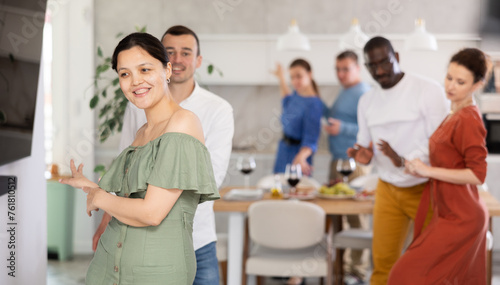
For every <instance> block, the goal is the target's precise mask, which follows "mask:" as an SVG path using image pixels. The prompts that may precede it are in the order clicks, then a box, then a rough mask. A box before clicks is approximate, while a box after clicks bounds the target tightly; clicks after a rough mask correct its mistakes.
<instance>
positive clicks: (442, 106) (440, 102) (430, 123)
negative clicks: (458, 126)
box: [401, 85, 449, 163]
mask: <svg viewBox="0 0 500 285" xmlns="http://www.w3.org/2000/svg"><path fill="white" fill-rule="evenodd" d="M420 96H421V97H420V101H419V109H420V112H421V113H422V117H423V119H424V124H425V132H426V138H423V139H422V140H420V141H419V142H417V145H418V146H417V148H416V149H414V150H413V151H411V152H410V153H408V154H406V155H404V157H405V158H406V159H408V160H413V159H416V158H418V159H420V160H421V161H422V162H424V163H429V138H430V137H431V135H432V134H433V133H434V131H435V130H436V129H437V127H438V126H439V125H440V124H441V122H442V121H443V120H444V118H445V117H446V114H447V113H448V110H449V103H448V102H447V100H446V97H445V94H444V90H443V88H441V87H440V86H439V85H435V86H430V87H429V88H426V90H422V94H420ZM401 155H403V154H401Z"/></svg>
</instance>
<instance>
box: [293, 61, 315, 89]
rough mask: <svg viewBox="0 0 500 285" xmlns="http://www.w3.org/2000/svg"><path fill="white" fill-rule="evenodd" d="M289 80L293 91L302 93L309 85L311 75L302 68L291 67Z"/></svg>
mask: <svg viewBox="0 0 500 285" xmlns="http://www.w3.org/2000/svg"><path fill="white" fill-rule="evenodd" d="M290 80H291V83H292V87H293V89H295V90H297V92H298V93H304V90H306V89H307V88H308V87H309V85H311V80H312V74H311V72H309V71H307V70H306V69H305V68H304V67H302V66H299V65H297V66H293V67H290Z"/></svg>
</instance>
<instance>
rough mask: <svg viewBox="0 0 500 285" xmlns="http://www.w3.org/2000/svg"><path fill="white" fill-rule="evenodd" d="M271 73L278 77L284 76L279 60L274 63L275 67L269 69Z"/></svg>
mask: <svg viewBox="0 0 500 285" xmlns="http://www.w3.org/2000/svg"><path fill="white" fill-rule="evenodd" d="M271 74H273V75H274V76H276V77H277V78H278V79H281V78H282V77H284V74H283V67H282V66H281V64H280V63H279V62H277V63H276V69H274V70H271Z"/></svg>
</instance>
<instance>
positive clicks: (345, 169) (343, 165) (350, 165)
mask: <svg viewBox="0 0 500 285" xmlns="http://www.w3.org/2000/svg"><path fill="white" fill-rule="evenodd" d="M354 170H356V161H355V160H354V158H347V159H339V160H337V172H338V173H340V174H342V181H343V182H344V183H347V181H348V179H349V175H351V173H353V171H354Z"/></svg>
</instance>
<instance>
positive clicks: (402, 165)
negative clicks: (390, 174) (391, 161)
mask: <svg viewBox="0 0 500 285" xmlns="http://www.w3.org/2000/svg"><path fill="white" fill-rule="evenodd" d="M399 159H401V166H400V167H401V168H404V167H405V161H406V159H405V158H404V157H402V156H400V157H399Z"/></svg>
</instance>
